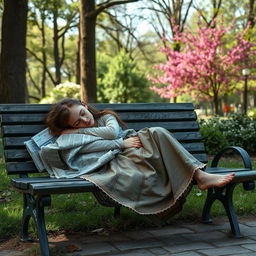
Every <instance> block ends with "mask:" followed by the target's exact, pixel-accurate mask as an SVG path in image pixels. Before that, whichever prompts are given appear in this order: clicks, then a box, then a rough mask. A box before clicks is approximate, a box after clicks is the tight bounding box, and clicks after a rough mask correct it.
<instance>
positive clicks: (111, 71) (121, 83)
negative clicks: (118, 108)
mask: <svg viewBox="0 0 256 256" xmlns="http://www.w3.org/2000/svg"><path fill="white" fill-rule="evenodd" d="M102 84H103V88H104V96H105V98H106V99H107V100H108V101H109V102H117V103H119V102H123V103H126V102H127V103H131V102H143V101H147V100H148V98H149V97H150V92H149V89H148V81H147V79H146V78H145V77H144V74H142V73H141V72H140V71H139V70H138V67H137V66H136V63H135V62H134V61H133V60H131V59H130V57H129V55H128V54H127V53H126V52H125V51H124V50H121V51H120V52H119V54H118V55H117V56H116V57H114V58H112V60H111V62H110V64H109V67H108V72H107V73H106V74H105V76H104V78H103V79H102Z"/></svg>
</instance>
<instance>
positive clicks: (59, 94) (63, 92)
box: [39, 82, 80, 104]
mask: <svg viewBox="0 0 256 256" xmlns="http://www.w3.org/2000/svg"><path fill="white" fill-rule="evenodd" d="M64 98H75V99H79V98H80V85H78V84H74V83H72V82H65V83H62V84H58V85H57V86H56V87H55V88H54V89H53V90H52V91H51V92H50V95H49V96H47V97H44V98H42V99H41V101H40V102H39V103H41V104H51V103H56V102H58V101H60V100H62V99H64Z"/></svg>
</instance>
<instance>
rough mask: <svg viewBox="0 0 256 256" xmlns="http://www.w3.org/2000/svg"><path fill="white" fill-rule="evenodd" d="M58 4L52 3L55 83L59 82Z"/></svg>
mask: <svg viewBox="0 0 256 256" xmlns="http://www.w3.org/2000/svg"><path fill="white" fill-rule="evenodd" d="M57 19H58V5H57V4H56V3H55V4H54V10H53V45H54V46H53V52H54V66H55V85H58V84H60V83H61V72H60V66H61V65H60V54H59V45H58V44H59V35H58V23H57Z"/></svg>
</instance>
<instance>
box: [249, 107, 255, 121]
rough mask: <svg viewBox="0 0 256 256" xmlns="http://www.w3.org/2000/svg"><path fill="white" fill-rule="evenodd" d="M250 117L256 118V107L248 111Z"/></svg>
mask: <svg viewBox="0 0 256 256" xmlns="http://www.w3.org/2000/svg"><path fill="white" fill-rule="evenodd" d="M247 115H248V117H250V118H251V119H256V108H253V109H250V110H249V111H248V113H247Z"/></svg>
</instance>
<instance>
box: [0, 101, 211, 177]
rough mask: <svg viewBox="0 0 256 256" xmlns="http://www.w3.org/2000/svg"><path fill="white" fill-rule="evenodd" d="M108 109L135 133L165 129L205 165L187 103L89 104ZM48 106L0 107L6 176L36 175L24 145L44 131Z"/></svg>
mask: <svg viewBox="0 0 256 256" xmlns="http://www.w3.org/2000/svg"><path fill="white" fill-rule="evenodd" d="M92 105H93V106H95V107H96V108H97V109H111V110H114V111H115V112H117V113H118V114H119V115H120V117H121V119H122V120H124V121H125V122H126V124H127V125H128V128H133V129H135V130H139V129H142V128H144V127H154V126H160V127H164V128H166V129H168V130H169V131H170V132H172V133H173V134H174V136H175V137H176V138H177V139H178V140H179V141H180V142H181V143H182V144H183V145H184V147H185V148H186V149H187V150H188V151H189V152H190V153H192V154H193V155H194V156H195V157H196V158H197V159H199V160H200V161H202V162H204V163H206V162H207V155H206V153H205V147H204V145H203V143H202V141H201V135H200V133H199V125H198V123H197V121H196V119H197V116H196V113H195V111H194V106H193V104H191V103H131V104H125V103H123V104H92ZM50 106H51V105H49V104H0V116H1V118H0V120H1V128H2V139H3V147H4V158H5V163H6V170H7V172H8V174H20V175H27V174H29V173H36V172H38V171H37V169H36V167H35V165H34V164H33V162H32V160H31V157H30V155H29V154H28V152H27V150H26V148H25V146H24V141H26V140H28V139H29V138H30V137H31V136H33V135H35V134H36V133H38V132H39V131H41V130H42V129H44V128H45V127H46V126H45V123H44V120H45V117H46V115H47V112H48V111H49V109H50Z"/></svg>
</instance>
